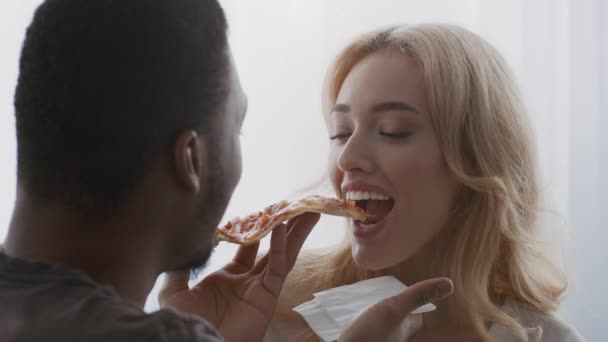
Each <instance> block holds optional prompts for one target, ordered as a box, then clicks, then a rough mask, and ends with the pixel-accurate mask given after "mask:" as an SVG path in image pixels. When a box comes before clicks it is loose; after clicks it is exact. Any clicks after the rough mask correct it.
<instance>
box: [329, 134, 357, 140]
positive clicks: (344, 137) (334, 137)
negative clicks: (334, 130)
mask: <svg viewBox="0 0 608 342" xmlns="http://www.w3.org/2000/svg"><path fill="white" fill-rule="evenodd" d="M351 134H352V133H338V134H336V135H332V136H331V137H329V140H333V141H338V142H344V141H346V140H348V138H349V137H350V135H351Z"/></svg>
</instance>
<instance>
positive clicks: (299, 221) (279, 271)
mask: <svg viewBox="0 0 608 342" xmlns="http://www.w3.org/2000/svg"><path fill="white" fill-rule="evenodd" d="M319 217H320V216H319V214H313V213H306V214H303V215H301V216H299V217H297V218H294V219H293V220H290V221H289V222H287V225H284V224H282V225H281V226H279V227H277V228H275V229H274V230H273V231H272V236H271V240H270V250H269V252H268V254H267V255H266V256H264V257H263V258H262V259H260V260H259V261H258V262H257V263H256V262H255V259H256V256H257V252H258V247H259V244H256V245H253V246H242V247H240V248H239V250H238V252H237V254H236V256H235V257H234V259H233V261H232V262H231V263H229V264H227V265H226V266H225V267H224V268H222V269H221V270H219V271H217V272H214V273H212V274H210V275H209V276H207V277H206V278H205V279H203V280H202V281H201V282H200V283H198V284H197V285H195V286H194V287H192V288H189V287H188V277H189V274H167V275H166V277H165V279H166V280H165V284H164V286H163V289H162V290H161V292H160V294H159V302H160V305H161V306H162V307H165V306H171V307H174V308H176V309H178V310H180V311H183V312H189V313H193V314H196V315H199V316H201V317H203V318H204V319H206V320H208V321H209V322H211V323H212V324H213V325H214V326H215V327H216V328H217V329H218V330H219V331H220V333H221V334H222V336H223V337H224V339H225V340H226V341H261V340H262V339H263V337H264V335H265V333H266V329H267V327H268V324H269V323H270V320H271V319H272V316H273V314H274V311H275V308H276V305H277V300H278V298H279V294H280V293H281V288H282V287H283V282H284V281H285V278H286V277H287V274H288V273H289V272H290V271H291V269H292V268H293V265H294V263H295V261H296V258H297V256H298V254H299V253H300V249H301V248H302V245H303V244H304V241H305V240H306V238H307V237H308V234H309V233H310V232H311V230H312V228H313V227H314V225H315V224H316V223H317V222H318V221H319Z"/></svg>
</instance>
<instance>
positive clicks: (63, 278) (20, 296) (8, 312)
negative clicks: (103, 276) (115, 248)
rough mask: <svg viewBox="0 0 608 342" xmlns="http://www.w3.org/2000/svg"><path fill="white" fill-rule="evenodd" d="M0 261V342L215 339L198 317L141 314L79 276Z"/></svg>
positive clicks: (171, 312) (163, 312) (168, 312)
mask: <svg viewBox="0 0 608 342" xmlns="http://www.w3.org/2000/svg"><path fill="white" fill-rule="evenodd" d="M0 258H2V260H0V303H2V304H1V305H0V341H15V342H29V341H87V342H88V341H118V342H120V341H158V342H165V341H176V342H179V341H219V340H220V339H219V337H218V335H217V334H216V333H215V330H214V329H213V327H211V325H210V324H208V323H207V322H205V321H204V320H202V319H199V318H197V317H194V316H191V315H185V314H181V313H179V312H176V311H174V310H171V309H163V310H159V311H156V312H153V313H146V312H144V311H143V310H142V309H141V308H139V307H137V306H135V305H132V304H130V303H128V302H126V301H125V300H123V299H122V298H121V297H119V296H118V295H117V294H116V292H115V291H114V290H113V289H112V288H109V287H104V286H100V285H99V284H97V283H95V282H93V281H92V280H91V279H90V278H88V277H86V276H85V275H84V274H80V273H78V272H73V271H71V270H66V269H62V268H55V267H50V266H47V265H36V264H32V263H26V262H23V261H19V260H11V259H9V258H7V257H6V256H4V257H0Z"/></svg>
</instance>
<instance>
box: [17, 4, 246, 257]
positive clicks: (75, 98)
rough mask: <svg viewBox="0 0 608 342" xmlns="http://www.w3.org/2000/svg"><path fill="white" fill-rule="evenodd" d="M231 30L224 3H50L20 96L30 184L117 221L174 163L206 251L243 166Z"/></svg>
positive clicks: (20, 137)
mask: <svg viewBox="0 0 608 342" xmlns="http://www.w3.org/2000/svg"><path fill="white" fill-rule="evenodd" d="M226 31H227V24H226V19H225V16H224V13H223V11H222V9H221V7H220V6H219V4H218V3H217V1H216V0H171V1H167V0H87V1H82V0H47V1H45V2H44V3H43V4H42V5H41V6H40V7H39V9H38V10H37V11H36V14H35V17H34V19H33V22H32V24H31V26H30V27H29V29H28V31H27V36H26V39H25V42H24V45H23V50H22V55H21V63H20V75H19V81H18V85H17V89H16V94H15V108H16V112H15V115H16V123H17V142H18V182H19V188H20V191H21V192H23V193H25V194H27V196H28V198H31V199H33V200H35V201H37V202H40V203H51V202H52V203H61V204H62V205H65V206H67V207H69V208H71V209H73V210H74V211H75V212H78V213H79V214H81V215H84V216H86V217H89V218H94V219H96V220H106V219H110V218H112V217H116V216H118V215H120V214H122V213H123V212H124V210H126V208H128V207H129V204H130V201H131V200H132V198H133V195H134V193H136V192H137V191H138V188H139V187H140V186H141V185H142V180H143V179H144V178H145V177H146V175H147V174H148V173H149V170H150V169H151V168H153V167H155V166H157V165H159V163H162V161H165V162H167V161H168V163H165V165H168V166H169V168H167V169H169V170H170V171H169V172H167V176H168V177H167V178H170V179H167V181H168V183H170V184H172V185H174V187H175V189H177V190H176V192H180V191H181V193H183V194H184V196H183V198H186V199H187V200H184V199H183V198H182V199H180V201H182V202H180V204H181V205H182V206H184V207H188V205H187V204H188V203H189V202H188V201H190V202H197V205H198V207H197V209H198V212H197V213H196V215H194V214H193V215H189V212H186V211H185V212H183V213H180V214H184V215H183V216H186V217H187V218H188V217H189V221H188V222H186V221H184V222H179V224H180V225H182V226H188V227H182V228H179V229H177V228H176V231H175V234H182V235H184V234H186V233H187V234H186V235H188V234H190V235H189V236H184V239H182V240H183V241H185V240H186V239H190V240H192V239H203V238H204V239H205V240H199V241H200V243H198V245H199V246H202V247H204V248H205V249H206V248H207V247H208V246H206V245H205V244H208V243H209V241H208V240H210V237H211V236H212V234H213V228H214V226H215V224H217V221H219V220H220V219H221V216H222V215H223V212H224V210H225V207H226V205H227V203H228V200H229V198H230V195H231V194H232V191H233V190H234V187H235V186H236V183H237V182H238V179H239V177H240V172H241V166H240V163H241V161H240V145H239V141H238V133H239V129H240V124H241V121H242V118H243V115H244V111H245V103H244V95H243V93H242V90H241V88H240V84H239V82H238V76H237V75H236V70H234V66H233V64H232V62H231V59H230V53H229V49H228V46H227V37H226V34H227V33H226ZM184 210H187V208H186V209H184ZM190 216H191V217H190ZM202 225H204V226H206V229H202V227H201V226H202ZM203 231H204V232H203ZM195 234H196V235H195ZM176 248H177V247H176ZM206 253H207V251H206V250H201V251H199V252H196V251H194V252H191V253H190V254H192V255H191V256H190V258H194V259H196V258H203V257H204V255H205V254H206ZM185 257H186V256H184V257H183V258H185ZM194 259H193V260H194ZM193 260H185V259H184V260H183V262H185V263H187V262H190V261H193Z"/></svg>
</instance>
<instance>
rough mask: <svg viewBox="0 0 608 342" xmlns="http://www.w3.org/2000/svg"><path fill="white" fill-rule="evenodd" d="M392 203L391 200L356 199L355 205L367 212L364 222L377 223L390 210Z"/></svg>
mask: <svg viewBox="0 0 608 342" xmlns="http://www.w3.org/2000/svg"><path fill="white" fill-rule="evenodd" d="M394 204H395V202H394V201H393V200H367V201H357V205H358V206H360V207H361V208H363V209H364V210H365V213H366V214H367V220H365V222H363V223H364V224H374V223H378V222H379V221H381V220H382V219H383V218H384V217H386V215H388V214H389V213H390V212H391V210H392V209H393V206H394Z"/></svg>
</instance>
